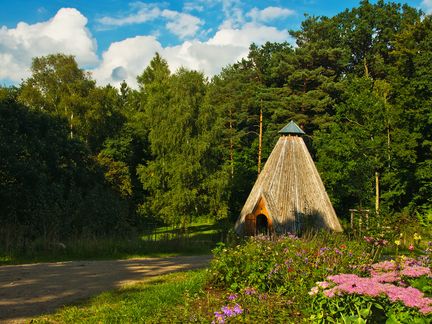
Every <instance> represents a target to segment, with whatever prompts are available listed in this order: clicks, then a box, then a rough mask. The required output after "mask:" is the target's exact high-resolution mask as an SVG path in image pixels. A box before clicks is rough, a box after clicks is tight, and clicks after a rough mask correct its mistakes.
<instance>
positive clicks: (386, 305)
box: [309, 258, 432, 323]
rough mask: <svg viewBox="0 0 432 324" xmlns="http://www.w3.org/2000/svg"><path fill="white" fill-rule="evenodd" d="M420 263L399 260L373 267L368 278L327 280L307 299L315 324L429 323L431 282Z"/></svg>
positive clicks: (343, 276) (346, 276) (348, 276)
mask: <svg viewBox="0 0 432 324" xmlns="http://www.w3.org/2000/svg"><path fill="white" fill-rule="evenodd" d="M425 265H426V264H424V263H423V262H421V261H417V260H414V259H407V258H402V259H400V260H398V262H396V261H383V262H379V263H375V264H373V265H372V266H371V267H370V269H369V274H370V276H368V277H359V276H357V275H354V274H338V275H335V276H328V277H327V278H326V281H323V282H318V283H317V286H315V287H313V288H312V289H311V291H310V293H309V294H310V295H315V298H314V301H313V304H312V305H313V311H314V314H313V315H312V316H311V318H310V319H311V320H312V321H313V322H315V323H325V322H339V321H343V322H344V323H346V322H354V321H355V322H356V323H365V322H366V321H370V322H372V323H383V322H385V321H387V323H430V321H431V320H432V298H429V297H428V296H430V294H431V287H432V278H431V276H432V275H431V271H430V268H429V267H427V266H425Z"/></svg>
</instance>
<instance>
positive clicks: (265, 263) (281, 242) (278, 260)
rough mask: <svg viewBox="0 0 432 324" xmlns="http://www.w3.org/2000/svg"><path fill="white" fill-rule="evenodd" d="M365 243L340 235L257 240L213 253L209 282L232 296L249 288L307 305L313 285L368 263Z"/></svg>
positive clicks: (301, 306)
mask: <svg viewBox="0 0 432 324" xmlns="http://www.w3.org/2000/svg"><path fill="white" fill-rule="evenodd" d="M366 251H367V245H366V244H365V243H363V242H357V241H349V240H348V239H347V237H346V236H345V235H343V234H334V233H332V234H330V233H326V232H321V233H318V234H315V235H310V236H309V237H308V238H301V239H300V238H298V237H295V236H293V235H287V236H280V237H276V238H274V239H269V238H268V237H265V236H258V237H253V238H250V239H247V240H246V242H245V243H244V244H241V245H237V246H235V247H232V248H227V247H226V246H225V245H224V244H220V245H219V246H218V247H217V248H216V249H215V250H214V255H215V257H214V259H213V261H212V262H211V265H210V269H209V275H210V277H209V278H210V284H211V285H213V286H215V287H221V288H228V290H230V291H232V292H244V291H245V289H255V290H257V291H258V292H261V293H262V292H269V293H271V294H278V295H280V296H284V298H285V297H286V298H289V300H290V303H292V305H291V306H290V307H291V308H299V309H302V312H307V308H306V309H305V308H304V305H308V304H310V302H311V297H310V296H309V295H308V291H309V290H310V288H311V287H312V286H313V285H314V284H315V282H316V281H318V280H321V278H323V277H327V276H329V275H332V274H337V273H340V272H345V271H352V272H355V273H362V272H363V270H364V267H363V266H360V265H365V264H368V263H370V255H369V253H367V252H366Z"/></svg>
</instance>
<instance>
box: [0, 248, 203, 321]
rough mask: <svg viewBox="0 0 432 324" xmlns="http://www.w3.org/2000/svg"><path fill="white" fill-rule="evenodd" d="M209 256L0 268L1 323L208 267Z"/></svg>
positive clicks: (38, 264) (28, 317)
mask: <svg viewBox="0 0 432 324" xmlns="http://www.w3.org/2000/svg"><path fill="white" fill-rule="evenodd" d="M210 258H211V257H210V256H180V257H168V258H148V259H129V260H112V261H111V260H110V261H69V262H56V263H37V264H24V265H14V266H0V323H22V322H26V321H28V320H29V319H30V318H32V317H35V316H38V315H41V314H45V313H49V312H53V311H55V310H56V309H57V308H59V307H61V306H63V305H66V304H70V303H73V302H76V301H78V300H81V299H85V298H88V297H90V296H92V295H95V294H98V293H100V292H102V291H107V290H111V289H115V288H119V287H121V286H123V285H124V284H127V283H131V282H136V281H142V280H143V279H146V278H149V277H152V276H158V275H163V274H167V273H171V272H174V271H183V270H190V269H196V268H202V267H205V266H207V265H208V263H209V261H210Z"/></svg>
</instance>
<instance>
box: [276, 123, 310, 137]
mask: <svg viewBox="0 0 432 324" xmlns="http://www.w3.org/2000/svg"><path fill="white" fill-rule="evenodd" d="M279 134H282V135H306V133H305V132H303V130H302V129H301V128H300V127H299V126H298V125H297V124H296V123H294V121H292V120H291V121H290V122H289V123H288V124H287V125H286V126H285V127H284V128H282V129H281V130H280V131H279Z"/></svg>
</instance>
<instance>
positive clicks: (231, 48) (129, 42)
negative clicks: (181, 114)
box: [93, 24, 289, 87]
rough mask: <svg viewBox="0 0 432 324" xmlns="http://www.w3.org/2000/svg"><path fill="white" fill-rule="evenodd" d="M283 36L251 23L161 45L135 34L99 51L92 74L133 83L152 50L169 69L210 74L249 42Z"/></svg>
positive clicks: (243, 53) (245, 52)
mask: <svg viewBox="0 0 432 324" xmlns="http://www.w3.org/2000/svg"><path fill="white" fill-rule="evenodd" d="M287 40H289V34H288V32H287V31H281V30H278V29H276V28H274V27H269V26H257V25H254V24H246V25H244V26H243V27H242V28H238V29H233V28H232V29H222V30H219V31H217V32H216V34H215V35H214V36H213V37H212V38H211V39H209V40H208V41H206V42H200V41H197V40H193V41H186V42H184V43H182V44H180V45H177V46H168V47H163V46H162V45H161V44H160V43H159V42H158V41H157V40H156V38H155V37H152V36H139V37H135V38H129V39H126V40H123V41H121V42H117V43H113V44H112V45H111V46H110V48H109V49H108V50H107V51H106V52H105V53H104V54H103V60H102V64H101V65H100V66H99V67H97V68H96V69H95V70H94V71H93V76H94V78H95V79H96V80H97V82H98V83H99V84H107V83H111V84H113V85H118V84H119V83H120V82H121V81H122V79H124V80H126V82H127V83H128V84H129V85H130V86H132V87H137V83H136V76H137V75H138V74H140V73H142V71H143V70H144V69H145V68H146V67H147V65H148V64H149V62H150V60H151V59H152V58H153V56H154V54H155V53H156V52H158V53H159V54H160V55H161V56H162V57H163V58H165V59H166V60H167V62H168V65H169V66H170V69H171V71H175V70H177V69H178V68H180V67H182V66H183V67H186V68H189V69H193V70H198V71H202V72H204V74H205V75H207V76H213V75H215V74H218V73H219V72H220V71H221V70H222V68H223V67H225V66H227V65H228V64H232V63H235V62H237V61H238V60H240V59H242V58H244V57H246V56H247V55H248V53H249V46H250V44H251V43H252V42H254V43H257V44H263V43H264V42H266V41H271V42H282V41H287Z"/></svg>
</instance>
